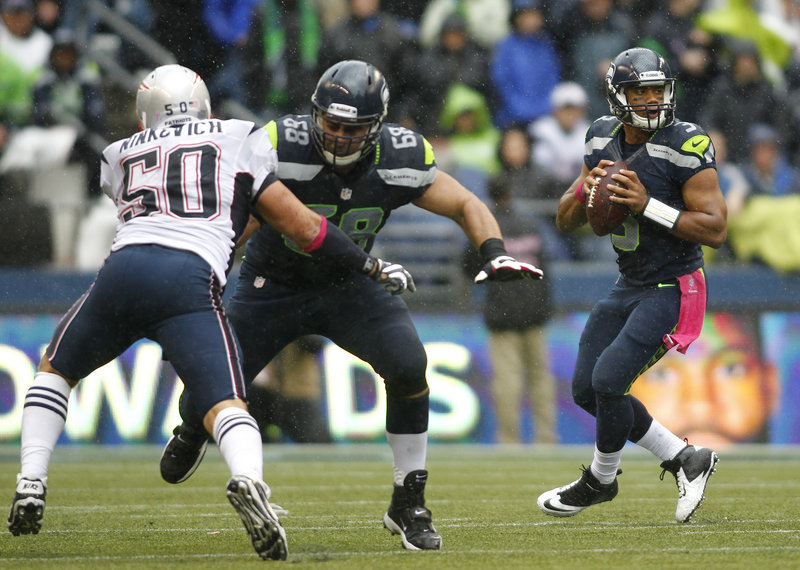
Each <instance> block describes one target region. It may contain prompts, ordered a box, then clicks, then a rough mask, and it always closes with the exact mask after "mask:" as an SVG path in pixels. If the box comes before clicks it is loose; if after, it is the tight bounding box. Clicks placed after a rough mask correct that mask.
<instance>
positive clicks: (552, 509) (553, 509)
mask: <svg viewBox="0 0 800 570" xmlns="http://www.w3.org/2000/svg"><path fill="white" fill-rule="evenodd" d="M552 500H553V499H547V500H546V501H545V502H544V506H545V507H547V508H548V509H550V510H551V511H558V512H560V513H571V512H572V510H570V509H562V508H560V507H556V506H555V505H553V503H552V502H551V501H552Z"/></svg>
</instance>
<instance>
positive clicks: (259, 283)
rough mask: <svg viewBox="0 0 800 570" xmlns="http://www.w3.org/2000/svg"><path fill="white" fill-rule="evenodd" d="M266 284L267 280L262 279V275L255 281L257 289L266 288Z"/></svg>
mask: <svg viewBox="0 0 800 570" xmlns="http://www.w3.org/2000/svg"><path fill="white" fill-rule="evenodd" d="M266 282H267V280H266V279H265V278H264V277H261V275H259V276H258V277H256V278H255V279H254V280H253V287H255V288H256V289H261V288H262V287H263V286H264V283H266Z"/></svg>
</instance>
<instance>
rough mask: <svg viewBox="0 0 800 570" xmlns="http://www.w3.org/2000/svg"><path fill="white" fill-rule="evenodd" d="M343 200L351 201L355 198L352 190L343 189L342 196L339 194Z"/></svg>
mask: <svg viewBox="0 0 800 570" xmlns="http://www.w3.org/2000/svg"><path fill="white" fill-rule="evenodd" d="M339 197H341V199H342V200H349V199H350V198H352V197H353V191H352V190H351V189H350V188H342V192H341V194H339Z"/></svg>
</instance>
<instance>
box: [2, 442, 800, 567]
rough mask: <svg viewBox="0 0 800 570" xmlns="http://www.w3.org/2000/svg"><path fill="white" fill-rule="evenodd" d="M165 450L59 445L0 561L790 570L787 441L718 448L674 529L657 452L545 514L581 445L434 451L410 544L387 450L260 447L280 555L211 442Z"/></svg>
mask: <svg viewBox="0 0 800 570" xmlns="http://www.w3.org/2000/svg"><path fill="white" fill-rule="evenodd" d="M160 451H161V450H160V448H158V447H153V446H139V447H92V446H63V447H59V448H58V449H57V450H56V453H55V455H54V458H53V463H52V465H51V470H50V476H49V489H48V497H47V508H46V510H45V518H44V526H43V528H42V531H41V533H39V534H38V535H32V536H19V537H14V536H12V535H11V534H10V533H8V532H7V531H5V529H3V532H2V533H0V568H25V569H30V568H58V569H71V568H87V567H100V566H102V567H104V568H177V567H187V568H188V567H191V568H212V567H213V568H250V567H253V568H255V567H263V565H264V564H270V565H272V564H290V565H292V566H291V567H292V568H320V569H338V568H347V569H348V570H353V569H355V570H359V569H373V568H382V569H392V568H417V567H424V568H431V569H439V568H454V569H459V570H463V569H467V568H481V569H484V568H502V569H504V570H506V569H512V568H559V569H561V568H580V569H583V570H585V569H588V568H726V569H728V568H757V567H763V568H770V569H771V570H772V569H777V568H800V477H798V474H799V473H800V450H798V449H797V448H785V447H784V448H772V447H762V446H752V447H751V446H747V447H737V448H733V449H730V450H728V451H726V452H723V453H721V454H720V457H721V459H720V462H719V464H718V469H717V473H716V475H715V476H714V477H713V478H712V479H711V483H710V484H709V487H708V490H707V493H706V496H707V499H706V502H705V503H704V506H703V507H702V508H701V509H700V510H699V511H698V513H697V514H696V515H695V518H694V520H693V522H691V523H689V524H684V525H679V524H677V523H675V520H674V511H675V502H676V499H677V488H676V486H675V483H674V479H673V478H672V477H671V476H670V475H669V474H667V476H665V478H664V481H660V480H659V474H660V473H661V470H660V469H659V467H658V461H657V460H656V459H655V458H653V457H652V456H650V455H649V454H647V453H646V452H643V451H640V450H639V449H638V448H630V449H626V452H625V455H624V456H623V464H622V468H623V471H624V473H623V474H622V475H621V476H620V493H619V495H618V496H617V498H616V499H615V500H614V501H613V502H611V503H604V504H602V505H597V506H594V507H592V508H590V509H588V510H586V511H584V512H583V513H581V514H580V515H578V516H576V517H573V518H566V519H556V518H552V517H547V516H545V515H543V514H542V513H541V512H540V511H539V510H538V508H537V507H536V497H537V496H538V495H539V493H541V492H542V491H545V490H547V489H549V488H551V487H554V486H558V485H563V484H566V483H568V482H571V481H572V480H574V479H576V478H577V477H578V476H579V467H580V465H581V463H586V464H587V465H588V462H589V461H590V460H591V451H592V450H591V448H590V447H586V446H562V447H552V448H550V447H548V448H539V447H531V446H529V447H524V446H519V447H517V446H511V447H507V446H469V445H433V446H431V447H430V449H429V470H430V479H429V482H428V489H427V492H426V494H427V499H428V506H429V507H430V508H431V510H432V511H433V515H434V522H435V524H436V528H437V530H438V531H439V532H440V533H441V535H442V538H443V549H442V550H441V551H440V552H409V551H404V550H403V549H402V548H401V546H400V540H399V538H398V537H396V536H392V535H391V534H390V533H389V532H388V531H386V530H385V529H384V528H383V527H382V523H381V518H382V516H383V513H384V511H385V508H386V506H387V504H388V501H389V497H390V493H391V487H390V486H391V456H390V453H389V449H388V446H381V445H337V446H291V445H287V446H267V447H265V454H264V457H265V479H266V480H267V482H268V483H269V484H270V486H271V487H272V489H273V497H272V500H273V502H274V503H277V504H279V505H281V506H282V507H283V508H285V509H287V510H288V514H285V515H283V516H281V520H282V521H283V525H284V527H285V528H286V532H287V536H288V540H289V559H288V561H287V562H285V563H278V562H263V561H261V560H260V559H259V558H258V557H257V555H256V554H255V552H254V551H253V550H252V547H251V545H250V542H249V539H248V537H247V534H246V532H245V530H244V526H243V525H242V524H241V521H240V520H239V519H238V517H237V516H236V514H235V513H234V511H233V509H232V507H231V506H230V504H229V503H228V501H227V499H226V498H225V491H224V487H225V483H226V481H227V479H228V476H229V474H228V472H227V468H226V467H225V464H224V463H223V462H222V460H221V459H220V456H219V453H218V451H217V450H216V448H213V447H212V448H210V449H209V453H208V456H207V457H206V460H205V461H204V463H203V464H202V466H201V467H200V469H199V470H198V471H197V473H195V475H194V476H193V477H192V478H191V479H189V480H188V481H186V482H185V483H183V484H181V485H177V486H172V485H168V484H166V483H164V482H162V480H161V478H160V476H159V473H158V461H159V457H160ZM17 470H18V448H17V447H16V446H13V445H5V446H0V481H3V482H4V483H3V488H4V489H5V496H6V499H5V501H6V505H10V501H11V497H12V495H13V486H14V477H15V474H16V472H17ZM2 508H4V509H5V508H7V507H6V506H2ZM3 516H4V517H5V516H6V515H5V511H4V512H3Z"/></svg>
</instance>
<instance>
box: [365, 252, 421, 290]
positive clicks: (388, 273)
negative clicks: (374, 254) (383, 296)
mask: <svg viewBox="0 0 800 570" xmlns="http://www.w3.org/2000/svg"><path fill="white" fill-rule="evenodd" d="M375 262H376V263H377V265H378V269H377V270H376V271H375V273H374V274H373V275H372V276H371V277H372V279H374V280H375V281H377V282H378V283H382V284H383V285H384V289H386V290H387V291H389V292H390V293H391V294H392V295H400V294H401V293H403V292H404V291H405V290H406V289H408V290H409V291H411V292H412V293H413V292H414V291H416V290H417V286H416V285H415V284H414V278H413V277H411V274H410V273H409V272H408V271H406V268H405V267H403V266H402V265H400V264H399V263H392V262H391V261H384V260H382V259H379V258H375Z"/></svg>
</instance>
